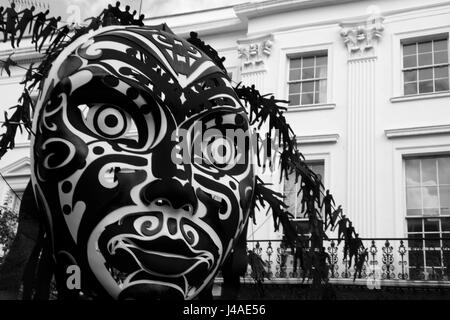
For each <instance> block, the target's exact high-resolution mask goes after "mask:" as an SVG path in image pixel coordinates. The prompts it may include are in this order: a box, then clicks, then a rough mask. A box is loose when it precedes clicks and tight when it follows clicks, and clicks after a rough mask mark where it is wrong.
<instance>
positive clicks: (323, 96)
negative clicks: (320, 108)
mask: <svg viewBox="0 0 450 320" xmlns="http://www.w3.org/2000/svg"><path fill="white" fill-rule="evenodd" d="M317 88H319V94H320V99H319V100H320V102H321V103H325V102H327V80H320V81H318V84H317V83H316V90H317Z"/></svg>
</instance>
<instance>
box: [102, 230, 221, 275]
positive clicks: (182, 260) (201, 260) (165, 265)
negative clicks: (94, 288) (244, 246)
mask: <svg viewBox="0 0 450 320" xmlns="http://www.w3.org/2000/svg"><path fill="white" fill-rule="evenodd" d="M108 255H109V257H111V258H112V260H113V261H111V262H112V265H114V266H115V267H116V269H118V270H119V271H129V270H130V266H131V265H135V266H136V267H138V268H139V269H141V270H143V271H146V272H148V273H149V274H151V275H155V276H159V277H170V278H173V277H181V276H184V275H186V274H187V273H189V272H190V271H192V270H194V269H204V270H209V269H210V268H211V267H212V264H213V257H212V254H211V253H209V252H207V251H195V250H193V249H192V248H191V247H190V246H188V245H186V244H185V243H184V241H181V240H174V239H169V238H168V237H165V236H162V237H160V238H158V239H155V240H150V241H146V240H140V239H137V238H133V237H128V236H122V235H118V236H115V237H114V238H113V239H111V240H110V241H109V242H108ZM115 258H120V259H115ZM123 258H126V259H123ZM115 261H118V262H119V261H120V262H119V263H114V262H115Z"/></svg>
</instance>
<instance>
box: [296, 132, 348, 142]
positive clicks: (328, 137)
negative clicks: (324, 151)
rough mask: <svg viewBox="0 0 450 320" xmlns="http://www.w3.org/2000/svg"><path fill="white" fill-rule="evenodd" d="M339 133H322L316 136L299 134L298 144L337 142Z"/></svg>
mask: <svg viewBox="0 0 450 320" xmlns="http://www.w3.org/2000/svg"><path fill="white" fill-rule="evenodd" d="M338 140H339V134H322V135H314V136H299V137H296V141H297V143H298V144H321V143H337V142H338Z"/></svg>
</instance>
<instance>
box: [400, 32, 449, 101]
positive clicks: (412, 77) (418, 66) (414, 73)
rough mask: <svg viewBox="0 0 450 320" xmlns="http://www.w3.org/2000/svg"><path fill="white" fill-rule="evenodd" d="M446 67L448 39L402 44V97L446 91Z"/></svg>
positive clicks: (447, 72)
mask: <svg viewBox="0 0 450 320" xmlns="http://www.w3.org/2000/svg"><path fill="white" fill-rule="evenodd" d="M448 66H449V59H448V38H440V39H436V40H427V41H425V40H422V41H417V42H412V43H411V42H408V43H404V44H403V90H404V95H413V94H422V93H432V92H440V91H448V90H449V70H448Z"/></svg>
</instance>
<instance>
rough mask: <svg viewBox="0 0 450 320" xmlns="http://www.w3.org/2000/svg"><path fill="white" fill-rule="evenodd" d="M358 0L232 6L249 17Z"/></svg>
mask: <svg viewBox="0 0 450 320" xmlns="http://www.w3.org/2000/svg"><path fill="white" fill-rule="evenodd" d="M357 1H360V0H269V1H259V2H256V1H252V2H247V3H244V4H241V5H237V6H235V7H234V10H235V11H236V15H237V16H238V17H241V19H243V20H246V19H251V18H254V17H262V16H266V15H270V14H277V13H282V12H290V11H293V10H305V9H311V8H316V7H323V6H329V5H337V4H344V3H349V2H357Z"/></svg>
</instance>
